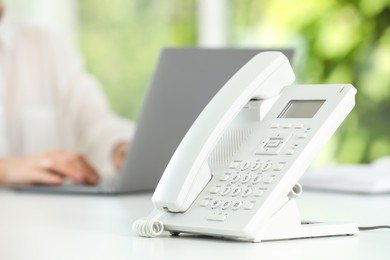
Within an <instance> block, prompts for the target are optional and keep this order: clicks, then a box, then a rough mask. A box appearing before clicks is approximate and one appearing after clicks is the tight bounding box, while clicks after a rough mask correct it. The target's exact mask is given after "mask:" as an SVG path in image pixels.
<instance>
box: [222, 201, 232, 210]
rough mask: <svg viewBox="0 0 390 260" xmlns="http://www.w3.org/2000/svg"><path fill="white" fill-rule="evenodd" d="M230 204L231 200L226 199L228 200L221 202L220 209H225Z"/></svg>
mask: <svg viewBox="0 0 390 260" xmlns="http://www.w3.org/2000/svg"><path fill="white" fill-rule="evenodd" d="M230 205H232V202H231V201H230V200H228V201H225V202H224V203H223V204H222V206H221V208H222V209H227V208H229V207H230Z"/></svg>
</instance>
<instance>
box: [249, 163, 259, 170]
mask: <svg viewBox="0 0 390 260" xmlns="http://www.w3.org/2000/svg"><path fill="white" fill-rule="evenodd" d="M260 167H261V162H255V164H254V165H253V166H252V168H251V170H252V171H256V170H258V169H259V168H260Z"/></svg>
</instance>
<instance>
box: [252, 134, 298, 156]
mask: <svg viewBox="0 0 390 260" xmlns="http://www.w3.org/2000/svg"><path fill="white" fill-rule="evenodd" d="M291 136H292V133H276V134H273V135H272V136H269V135H268V136H264V137H262V138H261V141H260V144H259V146H258V147H257V149H256V150H255V154H258V155H262V154H278V153H279V152H280V151H281V150H282V149H283V147H284V146H285V145H286V143H287V142H288V140H289V139H290V138H291Z"/></svg>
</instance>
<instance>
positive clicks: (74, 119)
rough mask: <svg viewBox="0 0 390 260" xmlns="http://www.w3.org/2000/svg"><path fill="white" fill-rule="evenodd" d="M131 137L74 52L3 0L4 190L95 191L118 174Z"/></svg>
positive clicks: (0, 176)
mask: <svg viewBox="0 0 390 260" xmlns="http://www.w3.org/2000/svg"><path fill="white" fill-rule="evenodd" d="M133 132H134V125H133V124H132V123H131V122H128V121H126V120H123V119H121V118H119V117H117V116H116V115H114V113H113V112H112V111H110V108H109V106H108V104H107V101H106V98H105V96H104V94H103V92H102V90H101V88H100V86H99V84H98V82H97V81H96V80H95V79H94V78H93V77H91V76H90V75H88V73H87V72H86V71H85V68H84V66H83V63H82V59H81V57H80V56H79V55H78V54H77V53H76V51H75V50H73V49H72V48H71V47H70V46H68V45H66V44H65V43H64V41H61V40H60V39H59V38H57V37H56V36H54V35H53V34H51V33H49V32H47V31H45V30H43V29H39V28H36V27H34V26H28V25H25V24H22V23H19V22H18V21H15V20H13V19H12V18H11V17H9V15H8V14H7V11H6V9H5V7H4V3H3V1H2V0H0V185H8V184H30V183H36V184H48V185H60V184H61V183H62V182H63V181H64V180H65V179H70V180H71V181H73V182H76V183H84V184H96V183H97V182H98V181H99V178H100V177H102V176H103V177H104V176H107V174H113V172H115V171H116V172H117V171H118V170H119V169H120V168H121V166H122V163H123V160H124V156H125V154H126V151H127V148H128V140H130V138H131V136H132V133H133ZM96 169H99V174H98V172H97V171H96ZM105 174H106V175H105Z"/></svg>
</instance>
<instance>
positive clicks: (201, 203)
mask: <svg viewBox="0 0 390 260" xmlns="http://www.w3.org/2000/svg"><path fill="white" fill-rule="evenodd" d="M209 204H210V200H206V199H205V200H202V201H201V202H200V203H199V206H201V207H206V206H208V205H209Z"/></svg>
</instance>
